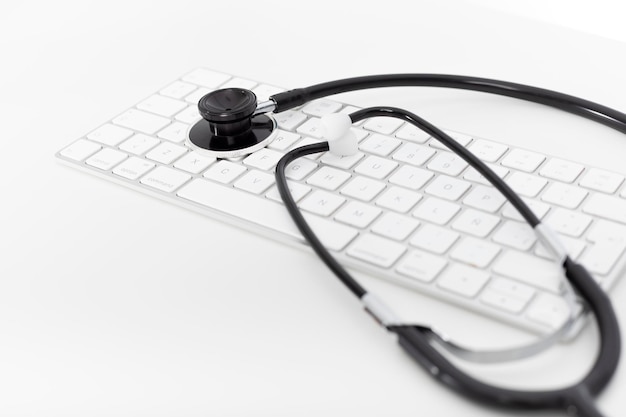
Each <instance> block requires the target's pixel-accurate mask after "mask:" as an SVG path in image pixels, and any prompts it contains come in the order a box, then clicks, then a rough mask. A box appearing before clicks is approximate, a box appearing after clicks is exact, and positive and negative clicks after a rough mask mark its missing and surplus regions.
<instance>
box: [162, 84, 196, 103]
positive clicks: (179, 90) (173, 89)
mask: <svg viewBox="0 0 626 417" xmlns="http://www.w3.org/2000/svg"><path fill="white" fill-rule="evenodd" d="M195 89H196V86H195V85H193V84H189V83H184V82H182V81H174V82H173V83H172V84H170V85H168V86H167V87H165V88H164V89H163V90H161V91H159V93H161V94H163V95H164V96H167V97H171V98H177V99H182V98H183V97H185V96H186V95H188V94H189V93H191V92H192V91H193V90H195Z"/></svg>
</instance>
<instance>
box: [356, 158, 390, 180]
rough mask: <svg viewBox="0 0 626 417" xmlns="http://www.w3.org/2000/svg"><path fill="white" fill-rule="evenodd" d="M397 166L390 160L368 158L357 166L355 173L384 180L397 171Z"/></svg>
mask: <svg viewBox="0 0 626 417" xmlns="http://www.w3.org/2000/svg"><path fill="white" fill-rule="evenodd" d="M397 166H398V164H397V163H395V162H393V161H390V160H388V159H385V158H381V157H378V156H368V157H367V158H365V160H363V161H362V162H361V163H359V165H357V166H356V168H355V169H354V172H356V173H357V174H363V175H367V176H368V177H372V178H376V179H379V180H382V179H383V178H385V177H386V176H387V175H389V174H390V173H391V171H393V170H394V169H396V167H397Z"/></svg>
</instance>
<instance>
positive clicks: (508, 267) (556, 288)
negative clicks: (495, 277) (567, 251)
mask: <svg viewBox="0 0 626 417" xmlns="http://www.w3.org/2000/svg"><path fill="white" fill-rule="evenodd" d="M492 269H493V272H495V273H496V274H500V275H503V276H505V277H509V278H513V279H516V280H518V281H521V282H524V283H526V284H528V285H530V286H532V287H537V288H543V289H545V290H547V291H550V292H553V293H555V294H560V293H561V282H562V280H563V279H564V278H563V269H562V268H561V267H560V266H559V265H557V264H556V263H555V262H550V261H546V260H544V259H541V258H537V257H536V256H533V255H529V254H526V253H523V252H518V251H516V250H507V251H505V252H504V253H502V254H501V255H500V256H499V257H498V259H496V261H495V263H494V264H493V268H492Z"/></svg>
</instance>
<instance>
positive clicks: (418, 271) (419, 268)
mask: <svg viewBox="0 0 626 417" xmlns="http://www.w3.org/2000/svg"><path fill="white" fill-rule="evenodd" d="M446 264H447V262H446V260H445V259H444V258H442V257H440V256H435V255H431V254H429V253H426V252H422V251H419V250H412V251H410V252H409V253H408V254H407V255H406V256H405V257H404V258H403V259H402V260H401V261H400V262H399V263H398V266H397V268H396V271H398V272H399V273H400V274H402V275H405V276H407V277H410V278H414V279H416V280H418V281H422V282H431V281H432V280H434V279H435V278H436V277H437V275H439V273H440V272H441V270H442V269H443V268H444V267H445V266H446Z"/></svg>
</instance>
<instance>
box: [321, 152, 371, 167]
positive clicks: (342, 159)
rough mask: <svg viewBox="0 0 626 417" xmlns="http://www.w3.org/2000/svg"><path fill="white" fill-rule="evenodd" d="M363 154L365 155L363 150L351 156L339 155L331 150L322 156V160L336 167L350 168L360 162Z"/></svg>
mask: <svg viewBox="0 0 626 417" xmlns="http://www.w3.org/2000/svg"><path fill="white" fill-rule="evenodd" d="M363 156H364V154H362V153H361V152H358V153H356V154H354V155H350V156H339V155H335V154H332V153H330V152H326V153H325V154H324V155H323V156H322V158H321V161H322V162H323V163H324V164H326V165H330V166H332V167H335V168H340V169H350V168H352V167H353V166H354V165H355V164H356V163H357V162H359V160H361V158H363Z"/></svg>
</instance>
